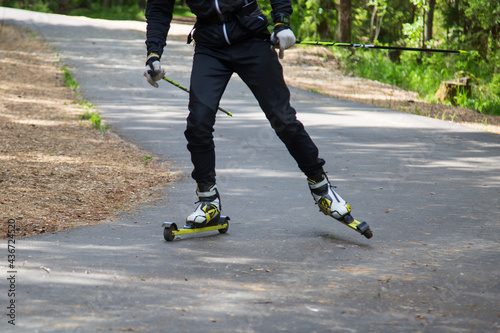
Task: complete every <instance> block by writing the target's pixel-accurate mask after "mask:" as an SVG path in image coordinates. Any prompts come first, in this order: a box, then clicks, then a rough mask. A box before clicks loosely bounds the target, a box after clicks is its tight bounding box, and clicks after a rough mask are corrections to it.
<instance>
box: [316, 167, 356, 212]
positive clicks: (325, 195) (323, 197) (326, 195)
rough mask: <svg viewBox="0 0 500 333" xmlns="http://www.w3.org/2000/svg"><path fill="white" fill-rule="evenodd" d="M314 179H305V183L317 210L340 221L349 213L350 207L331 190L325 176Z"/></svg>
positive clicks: (321, 175)
mask: <svg viewBox="0 0 500 333" xmlns="http://www.w3.org/2000/svg"><path fill="white" fill-rule="evenodd" d="M314 178H315V179H311V178H307V182H308V183H309V188H310V189H311V194H312V196H313V198H314V201H316V204H317V205H318V207H319V210H320V211H321V212H323V214H325V215H328V216H331V217H333V218H334V219H336V220H339V221H342V220H343V219H344V217H345V216H346V215H348V214H349V213H350V212H351V206H349V204H348V203H347V202H346V201H345V200H344V199H342V198H341V197H340V195H338V194H337V193H336V192H335V191H334V190H333V189H332V186H331V185H330V182H329V181H328V178H327V177H326V175H325V174H320V175H318V176H317V177H314Z"/></svg>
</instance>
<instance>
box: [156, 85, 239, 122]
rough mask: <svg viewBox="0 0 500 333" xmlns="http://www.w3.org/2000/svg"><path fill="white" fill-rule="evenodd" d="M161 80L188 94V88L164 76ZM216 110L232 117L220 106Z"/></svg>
mask: <svg viewBox="0 0 500 333" xmlns="http://www.w3.org/2000/svg"><path fill="white" fill-rule="evenodd" d="M163 80H165V81H167V82H168V83H170V84H172V85H174V86H176V87H177V88H179V89H180V90H184V91H185V92H187V93H188V92H189V89H188V88H186V87H184V86H182V85H181V84H179V83H177V82H175V81H174V80H171V79H169V78H168V77H165V76H164V77H163ZM217 109H218V110H220V111H222V112H224V113H225V114H227V115H228V116H229V117H232V116H233V114H232V113H231V112H229V111H226V110H224V109H223V108H221V107H220V106H218V107H217Z"/></svg>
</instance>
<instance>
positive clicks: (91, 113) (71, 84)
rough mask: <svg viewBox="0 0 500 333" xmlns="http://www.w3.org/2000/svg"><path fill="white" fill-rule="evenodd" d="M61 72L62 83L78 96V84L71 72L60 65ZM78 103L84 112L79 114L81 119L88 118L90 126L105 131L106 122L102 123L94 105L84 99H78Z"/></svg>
mask: <svg viewBox="0 0 500 333" xmlns="http://www.w3.org/2000/svg"><path fill="white" fill-rule="evenodd" d="M61 70H62V72H63V82H64V85H65V86H66V87H68V88H70V89H71V90H73V91H74V92H75V95H76V96H77V97H78V96H79V95H80V92H79V91H78V87H79V84H78V82H76V81H75V79H74V78H73V74H71V72H70V71H69V69H68V68H67V67H66V66H63V67H61ZM78 103H79V104H80V105H81V106H82V107H83V108H84V109H85V112H84V113H83V114H82V115H80V119H81V120H90V122H91V124H92V127H94V128H96V129H98V130H99V131H101V132H104V131H106V130H107V129H108V128H109V125H108V124H102V118H101V116H100V115H99V111H98V110H94V105H93V104H92V103H90V102H88V101H87V100H85V99H81V98H79V99H78Z"/></svg>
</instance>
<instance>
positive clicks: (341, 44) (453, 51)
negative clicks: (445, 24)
mask: <svg viewBox="0 0 500 333" xmlns="http://www.w3.org/2000/svg"><path fill="white" fill-rule="evenodd" d="M295 44H303V45H320V46H339V47H354V48H363V49H380V50H400V51H417V52H439V53H456V54H464V53H467V51H463V50H440V49H424V48H415V47H399V46H379V45H369V44H351V43H336V42H316V41H304V40H300V41H296V42H295Z"/></svg>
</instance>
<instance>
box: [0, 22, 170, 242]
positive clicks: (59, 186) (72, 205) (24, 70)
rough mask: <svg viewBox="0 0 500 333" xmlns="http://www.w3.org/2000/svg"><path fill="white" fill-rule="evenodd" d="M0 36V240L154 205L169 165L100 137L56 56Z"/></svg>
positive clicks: (28, 40) (6, 29)
mask: <svg viewBox="0 0 500 333" xmlns="http://www.w3.org/2000/svg"><path fill="white" fill-rule="evenodd" d="M1 29H2V31H1V34H0V54H1V56H0V219H1V220H0V221H1V224H0V235H1V236H0V237H1V238H5V237H6V233H7V223H8V220H9V219H16V224H15V225H16V227H17V231H16V236H17V237H28V236H31V235H34V234H40V233H46V232H58V231H61V230H65V229H68V228H71V227H75V226H82V225H92V224H96V223H100V222H102V221H105V220H108V219H110V218H112V217H113V216H114V215H116V214H117V213H120V212H126V211H128V210H131V209H133V208H134V207H136V205H137V204H138V203H141V202H147V201H151V200H154V199H155V197H156V195H155V194H158V193H159V190H160V189H161V188H162V187H163V186H164V185H165V184H167V183H168V182H169V181H171V180H172V179H173V177H174V175H173V174H172V173H170V172H169V169H168V165H166V164H165V163H163V162H161V161H160V160H159V159H158V158H154V157H153V158H151V159H149V158H148V157H150V156H151V154H150V153H148V152H146V151H144V150H141V149H139V148H138V147H136V146H134V145H133V144H130V143H128V142H126V141H124V140H123V139H121V138H120V137H118V136H117V135H115V134H113V133H112V132H109V131H108V132H105V133H101V132H100V131H99V130H97V129H95V128H93V127H92V126H91V125H90V123H89V122H88V121H82V120H79V116H80V115H81V114H83V113H84V112H85V110H84V108H83V107H82V106H81V105H80V104H78V103H76V101H77V98H76V96H75V93H74V92H73V91H72V90H71V89H69V88H67V87H65V86H64V83H63V73H62V71H61V69H60V67H59V66H60V65H59V63H58V59H57V56H56V55H55V54H54V53H53V52H51V51H50V50H49V47H48V45H46V44H45V43H44V42H42V41H41V40H40V39H39V38H34V37H33V36H32V35H31V34H30V33H29V32H27V31H24V30H22V29H19V28H14V27H11V26H8V25H3V27H2V28H1Z"/></svg>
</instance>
